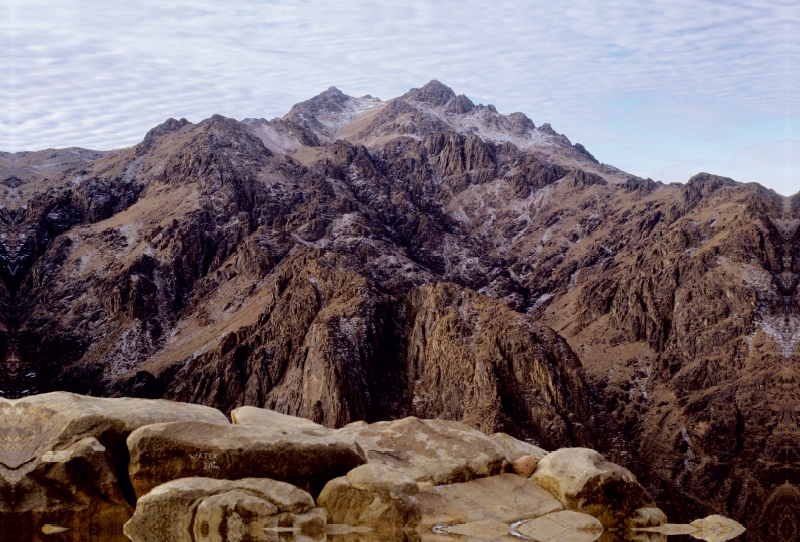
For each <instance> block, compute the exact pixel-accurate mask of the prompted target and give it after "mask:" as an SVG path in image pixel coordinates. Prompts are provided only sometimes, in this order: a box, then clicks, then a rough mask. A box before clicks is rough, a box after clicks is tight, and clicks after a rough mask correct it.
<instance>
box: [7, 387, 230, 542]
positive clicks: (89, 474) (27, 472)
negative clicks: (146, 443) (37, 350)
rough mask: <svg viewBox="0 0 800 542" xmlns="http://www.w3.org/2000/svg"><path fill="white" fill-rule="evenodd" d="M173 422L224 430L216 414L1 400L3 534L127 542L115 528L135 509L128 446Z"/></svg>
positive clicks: (144, 404)
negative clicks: (140, 431) (145, 431)
mask: <svg viewBox="0 0 800 542" xmlns="http://www.w3.org/2000/svg"><path fill="white" fill-rule="evenodd" d="M176 420H202V421H205V422H213V423H217V424H227V423H228V422H227V419H226V418H225V416H224V415H223V414H222V413H221V412H220V411H218V410H216V409H213V408H209V407H204V406H200V405H190V404H185V403H175V402H172V401H161V400H158V401H156V400H146V399H127V398H125V399H122V398H120V399H105V398H98V397H86V396H82V395H77V394H74V393H66V392H55V393H46V394H42V395H34V396H31V397H26V398H24V399H18V400H6V399H2V398H0V534H3V536H6V534H5V533H6V531H8V530H11V529H18V528H19V529H25V530H34V531H37V532H39V531H41V529H42V527H43V526H44V525H51V526H54V527H52V528H56V527H55V526H57V527H58V528H63V529H67V530H66V531H63V532H64V533H66V534H63V535H61V539H62V540H70V539H79V538H80V539H83V538H84V537H86V536H95V535H96V536H100V533H102V536H103V539H104V540H115V539H117V538H119V539H120V540H124V537H123V535H122V532H121V529H119V526H120V525H121V524H122V523H124V522H125V521H126V520H127V518H128V517H130V514H132V513H133V503H134V501H135V496H134V494H133V491H132V490H131V488H130V485H129V484H128V477H127V459H128V450H127V448H126V446H125V439H126V438H127V436H128V435H129V434H130V433H131V432H132V431H134V430H135V429H137V428H139V427H141V426H144V425H149V424H153V423H158V422H168V421H176ZM9 539H13V537H11V538H9Z"/></svg>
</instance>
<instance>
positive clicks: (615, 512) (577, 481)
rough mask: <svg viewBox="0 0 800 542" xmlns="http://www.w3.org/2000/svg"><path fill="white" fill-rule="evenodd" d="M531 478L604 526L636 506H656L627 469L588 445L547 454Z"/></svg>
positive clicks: (628, 512)
mask: <svg viewBox="0 0 800 542" xmlns="http://www.w3.org/2000/svg"><path fill="white" fill-rule="evenodd" d="M532 478H533V480H535V481H536V482H537V483H538V484H539V485H540V486H542V487H543V488H544V489H546V490H547V491H549V492H550V493H552V494H553V495H554V496H555V497H556V498H557V499H558V500H559V501H560V502H561V504H563V505H564V508H566V509H567V510H574V511H577V512H583V513H586V514H590V515H592V516H594V517H596V518H597V519H598V520H600V522H601V523H602V524H603V525H605V526H616V525H619V524H621V523H622V522H623V521H624V520H625V518H627V517H628V516H629V515H630V514H631V513H632V512H633V511H634V510H636V509H637V508H649V507H655V502H654V501H653V499H652V497H650V495H648V494H647V491H646V490H645V489H644V488H643V487H642V486H641V485H640V484H639V482H638V481H637V480H636V477H635V476H634V475H633V474H632V473H631V472H630V471H629V470H628V469H625V468H623V467H620V466H619V465H616V464H614V463H611V462H610V461H608V460H607V459H606V458H605V457H603V456H602V455H600V454H599V453H597V452H596V451H594V450H589V449H587V448H562V449H560V450H556V451H554V452H551V453H549V454H547V455H546V456H545V457H544V458H542V459H541V460H540V461H539V463H538V465H537V466H536V471H535V472H534V473H533V476H532Z"/></svg>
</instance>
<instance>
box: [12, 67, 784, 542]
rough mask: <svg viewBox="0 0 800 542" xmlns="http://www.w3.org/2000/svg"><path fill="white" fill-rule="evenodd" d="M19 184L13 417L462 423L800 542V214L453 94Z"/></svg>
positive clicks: (33, 170) (30, 159) (158, 136)
mask: <svg viewBox="0 0 800 542" xmlns="http://www.w3.org/2000/svg"><path fill="white" fill-rule="evenodd" d="M0 183H1V184H0V191H1V192H2V196H0V197H2V202H0V203H2V207H0V278H2V281H0V359H2V364H3V367H2V371H0V396H3V397H6V398H8V399H19V398H23V397H27V396H31V395H35V394H42V393H46V392H51V391H59V390H63V391H69V392H75V393H80V394H85V395H93V396H104V397H134V398H148V399H156V398H158V399H171V400H175V401H183V402H187V403H196V404H198V405H205V406H210V407H214V408H217V409H219V410H221V411H222V412H223V413H225V414H230V413H231V412H232V411H235V410H236V409H240V408H241V407H244V406H254V407H261V408H268V409H271V410H274V411H278V412H281V413H284V414H289V415H292V416H298V417H302V418H306V419H308V420H310V421H312V422H314V423H316V424H321V425H324V426H326V427H328V428H331V429H333V428H341V427H343V426H345V425H348V424H351V423H353V422H359V421H365V422H367V423H370V424H373V423H375V422H379V421H382V420H397V419H401V418H406V417H408V416H414V417H417V418H421V419H440V420H446V421H458V422H462V423H464V424H466V425H467V426H470V427H472V428H474V429H477V430H479V431H481V432H483V433H484V434H493V433H498V432H502V433H506V434H508V435H510V436H511V437H514V438H516V439H519V440H522V441H526V442H527V443H529V444H531V445H535V446H540V447H542V448H545V449H548V450H555V449H558V448H565V447H583V448H592V449H594V450H597V451H599V452H601V453H602V454H603V455H604V456H605V457H606V458H608V459H609V460H611V461H613V462H614V463H617V464H619V465H622V466H624V467H625V468H627V469H628V470H629V471H630V472H632V473H633V474H634V475H636V476H637V477H638V479H639V481H640V482H641V483H642V485H643V486H644V487H645V488H646V489H647V491H648V492H649V494H650V495H652V497H653V499H654V500H655V503H656V504H657V505H658V506H659V507H660V508H661V509H662V510H663V511H664V512H666V514H667V516H668V517H669V518H670V520H671V521H676V522H688V521H690V520H693V519H696V518H698V517H703V516H705V515H709V514H722V515H725V516H729V517H732V518H734V519H736V520H738V521H740V522H741V523H743V524H744V525H745V526H746V527H747V528H748V532H747V535H746V536H747V540H797V539H798V536H800V534H798V533H800V525H798V522H799V521H798V517H800V487H799V486H798V485H799V484H800V462H799V461H798V453H800V437H798V427H797V407H798V405H800V387H798V383H799V382H798V376H799V375H798V368H797V360H798V355H799V354H798V353H799V352H800V350H798V345H800V291H798V283H800V258H798V257H799V256H800V233H798V226H800V195H796V196H794V197H791V198H788V197H783V196H780V195H778V194H776V193H775V192H773V191H770V190H767V189H765V188H763V187H761V186H760V185H757V184H741V183H737V182H735V181H733V180H731V179H728V178H724V177H718V176H715V175H711V174H707V173H699V174H698V175H696V176H694V177H692V178H691V179H688V180H687V182H686V183H685V184H668V185H667V184H663V183H660V182H657V181H653V180H651V179H642V178H639V177H636V176H633V175H630V174H627V173H625V172H623V171H620V170H619V169H617V168H614V167H613V166H610V165H606V164H601V163H599V162H598V161H597V160H596V159H595V158H594V157H593V156H592V155H591V153H590V152H589V151H588V150H587V149H585V148H584V147H583V146H582V145H580V144H578V143H575V144H573V143H572V142H570V140H569V139H568V138H567V137H566V136H564V135H561V134H558V133H557V132H556V131H555V130H553V128H552V127H551V126H550V125H549V124H543V125H540V126H537V125H535V124H534V123H533V122H532V121H531V120H530V119H529V118H528V117H526V116H525V115H524V114H522V113H512V114H510V115H505V114H501V113H499V112H498V111H497V110H496V108H495V107H493V106H491V105H488V106H485V105H476V104H474V103H472V101H470V100H469V99H468V98H467V97H466V96H463V95H460V96H459V95H456V93H455V92H454V91H453V90H452V89H450V88H449V87H447V86H445V85H443V84H441V83H439V82H438V81H432V82H430V83H428V84H427V85H425V86H424V87H422V88H419V89H412V90H411V91H409V92H408V93H406V94H404V95H403V96H400V97H398V98H395V99H391V100H386V101H383V100H379V99H377V98H373V97H371V96H364V97H361V98H354V97H350V96H346V95H345V94H343V93H342V92H340V91H338V90H337V89H335V88H331V89H329V90H327V91H325V92H323V93H322V94H320V95H319V96H316V97H314V98H312V99H310V100H308V101H306V102H303V103H300V104H297V105H296V106H294V107H293V108H292V110H291V111H290V112H289V113H288V114H287V115H286V116H284V117H282V118H278V119H273V120H266V119H244V120H242V121H237V120H234V119H229V118H224V117H221V116H214V117H211V118H210V119H207V120H204V121H202V122H199V123H197V124H193V123H190V122H188V121H186V120H185V119H181V120H175V119H169V120H167V121H166V122H164V123H163V124H161V125H159V126H157V127H155V128H153V129H152V130H151V131H150V132H148V133H147V135H146V136H145V137H144V139H143V141H142V142H141V143H139V144H138V145H136V146H133V147H130V148H126V149H121V150H116V151H102V152H100V151H87V150H83V149H61V150H47V151H38V152H28V153H0ZM236 411H237V412H238V410H236ZM154 438H155V437H154ZM106 447H108V446H106ZM312 493H313V491H312ZM315 497H316V495H315Z"/></svg>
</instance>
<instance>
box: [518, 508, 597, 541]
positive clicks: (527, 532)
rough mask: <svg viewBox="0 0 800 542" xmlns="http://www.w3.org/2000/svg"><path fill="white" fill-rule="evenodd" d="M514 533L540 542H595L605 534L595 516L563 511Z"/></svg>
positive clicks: (525, 525) (540, 519) (519, 526)
mask: <svg viewBox="0 0 800 542" xmlns="http://www.w3.org/2000/svg"><path fill="white" fill-rule="evenodd" d="M514 531H516V532H517V533H519V534H521V535H523V536H527V537H528V538H532V539H533V540H536V541H538V542H593V541H594V540H597V539H598V538H600V535H601V534H603V526H602V525H601V524H600V522H599V521H598V520H597V519H596V518H594V517H593V516H590V515H588V514H581V513H579V512H575V511H573V510H563V511H561V512H553V513H552V514H547V515H546V516H541V517H539V518H536V519H534V520H532V521H528V522H525V523H523V524H521V525H518V526H516V527H515V528H514Z"/></svg>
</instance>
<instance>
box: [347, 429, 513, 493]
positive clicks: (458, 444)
mask: <svg viewBox="0 0 800 542" xmlns="http://www.w3.org/2000/svg"><path fill="white" fill-rule="evenodd" d="M336 433H337V435H339V436H340V437H341V438H348V439H352V440H353V441H355V442H357V443H358V445H359V446H360V447H361V448H362V449H363V450H364V452H365V453H366V456H367V460H368V461H369V462H370V463H371V464H379V465H384V466H386V467H389V468H391V469H393V470H395V471H398V472H401V473H403V474H404V475H406V476H408V477H409V478H411V479H412V480H415V481H417V482H430V483H432V484H437V485H438V484H452V483H455V482H465V481H467V480H472V479H473V478H481V477H485V476H491V475H493V474H498V473H500V472H502V471H503V470H504V469H505V467H506V464H507V460H506V456H505V453H504V451H503V449H502V448H501V447H500V446H498V445H497V444H496V443H495V442H494V441H493V440H492V439H491V438H489V437H487V436H486V435H484V434H483V433H481V432H480V431H476V430H475V429H472V428H470V427H468V426H467V425H464V424H462V423H459V422H450V421H442V420H420V419H419V418H415V417H413V416H412V417H409V418H404V419H402V420H396V421H393V422H376V423H373V424H370V425H367V426H351V427H345V428H343V429H339V430H338V431H337V432H336Z"/></svg>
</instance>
